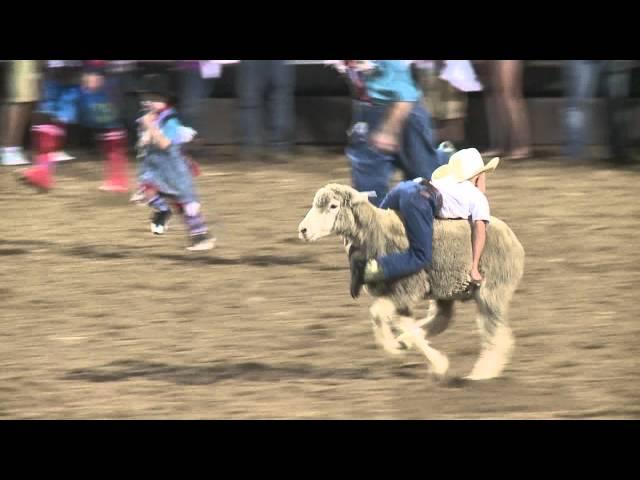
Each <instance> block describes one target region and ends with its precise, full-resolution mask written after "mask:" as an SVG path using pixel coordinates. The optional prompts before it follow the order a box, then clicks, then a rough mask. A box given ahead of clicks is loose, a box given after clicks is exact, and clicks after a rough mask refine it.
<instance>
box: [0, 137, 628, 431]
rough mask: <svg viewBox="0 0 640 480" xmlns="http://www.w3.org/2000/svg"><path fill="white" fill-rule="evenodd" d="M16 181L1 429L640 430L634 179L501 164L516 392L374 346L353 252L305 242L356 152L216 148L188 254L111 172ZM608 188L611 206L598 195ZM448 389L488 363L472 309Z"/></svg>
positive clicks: (499, 200) (83, 166) (542, 162)
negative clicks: (199, 231)
mask: <svg viewBox="0 0 640 480" xmlns="http://www.w3.org/2000/svg"><path fill="white" fill-rule="evenodd" d="M11 170H12V168H7V167H3V168H2V170H1V171H0V202H1V203H0V204H1V205H2V213H3V216H4V225H5V227H4V229H3V232H2V234H1V235H0V257H1V258H0V261H1V262H2V263H1V266H2V268H1V269H0V302H1V309H0V336H1V337H2V338H1V339H0V418H4V419H10V418H13V419H15V418H17V419H27V418H51V419H61V418H66V419H88V418H104V419H122V418H138V419H152V418H153V419H162V418H173V419H187V418H190V419H203V418H206V419H223V418H230V419H249V418H309V419H328V418H335V419H382V418H387V419H449V418H468V419H478V418H499V419H502V418H524V419H545V418H568V419H575V418H640V368H639V367H640V322H639V321H638V320H639V319H638V315H637V313H638V310H639V309H638V304H637V298H636V297H637V295H638V293H637V292H636V291H635V290H634V288H635V287H634V285H635V286H637V285H639V284H640V267H639V265H640V249H639V248H638V242H637V240H636V235H637V234H638V225H639V223H638V220H639V218H640V217H639V215H638V214H639V213H640V206H639V202H638V199H637V196H638V191H639V189H638V185H639V181H640V169H639V168H638V167H628V168H615V167H612V166H608V165H605V164H600V163H590V164H570V163H569V162H568V160H566V159H562V158H559V157H546V158H539V159H534V160H529V161H522V162H518V163H509V162H504V163H503V164H502V165H501V167H500V168H499V170H498V171H497V172H496V173H495V174H494V175H493V176H492V177H491V178H490V182H489V189H490V200H491V202H492V208H493V213H494V214H495V215H496V216H498V217H501V218H502V219H504V220H505V221H507V222H508V223H509V224H510V225H511V227H512V228H513V230H514V231H515V232H516V234H517V235H518V236H519V238H520V239H521V241H522V243H523V244H524V246H525V249H526V252H527V264H526V273H525V277H524V279H523V283H522V284H521V287H520V289H519V290H518V292H517V293H516V296H515V299H514V301H513V303H512V309H511V315H510V319H511V323H512V326H513V329H514V333H515V336H516V342H517V343H516V350H515V354H514V357H513V360H512V362H511V364H510V365H509V367H508V369H507V371H506V372H505V376H504V378H501V379H499V380H495V381H490V382H486V383H481V384H473V385H467V386H462V387H454V386H446V385H439V384H437V383H434V382H433V381H432V380H431V379H429V377H428V375H427V368H426V365H425V363H424V362H423V361H422V359H421V357H420V356H419V355H418V354H417V353H411V354H409V355H408V356H407V357H405V358H403V359H397V358H390V357H388V356H386V355H385V353H384V352H383V351H382V350H380V349H378V348H377V347H376V346H375V344H374V341H373V336H372V332H371V329H370V325H369V320H368V313H367V309H368V304H369V301H368V299H367V298H366V297H364V296H363V297H361V298H360V299H359V300H358V301H353V300H352V299H351V297H350V296H349V293H348V277H349V275H348V269H347V261H346V258H345V255H344V252H343V249H342V246H341V243H340V241H339V240H338V239H337V238H335V239H334V238H327V239H325V240H323V241H321V242H320V243H317V244H312V245H305V244H302V243H301V242H299V241H298V239H297V236H296V227H297V225H298V223H299V221H300V220H301V218H302V217H303V216H304V214H305V213H306V211H307V209H308V208H309V206H310V203H311V200H312V197H313V194H314V192H315V191H316V189H317V188H319V187H320V186H322V185H323V184H325V183H327V182H328V181H338V182H343V183H349V168H348V164H347V161H346V159H345V158H344V156H343V155H341V154H339V153H338V152H336V153H323V152H322V151H319V150H307V151H305V152H304V153H302V154H300V155H298V157H297V158H296V159H295V161H292V162H290V163H289V164H278V165H269V164H267V163H264V162H259V161H256V162H248V163H247V162H245V163H240V162H239V161H237V160H235V158H234V157H233V155H230V154H229V153H228V152H225V151H223V150H214V149H212V150H211V153H210V155H209V159H208V160H207V162H206V163H204V164H203V176H202V177H200V179H199V189H200V191H201V193H202V197H203V203H204V208H205V213H207V214H208V216H209V219H210V220H211V222H212V224H213V227H214V229H215V230H216V233H217V237H218V247H217V248H216V250H214V251H212V252H206V253H196V254H193V253H188V252H186V251H185V250H184V248H183V247H184V245H185V237H184V229H183V227H182V225H181V224H180V222H179V220H176V221H174V222H173V229H172V230H170V232H169V234H168V235H167V236H165V237H154V236H152V235H151V234H150V233H149V232H148V216H149V212H148V211H147V210H146V209H143V208H138V207H135V206H132V205H130V204H128V202H127V198H123V197H118V196H111V195H106V194H101V193H98V192H97V191H96V187H97V185H98V183H99V181H100V179H101V163H100V162H98V161H76V162H71V163H67V164H62V165H59V170H58V188H57V189H56V190H55V191H54V192H52V193H51V194H49V195H38V194H34V193H31V192H29V191H28V190H25V189H24V188H23V187H20V186H18V185H17V184H16V182H15V180H14V178H13V177H12V175H11ZM596 188H597V191H596ZM434 345H435V346H436V348H439V349H441V350H442V351H443V352H445V353H446V354H447V355H448V356H449V359H450V361H451V368H452V373H453V374H455V375H463V374H465V373H467V372H468V371H469V369H470V368H471V366H472V365H473V362H474V361H475V358H476V355H477V353H478V347H479V345H478V336H477V335H476V332H475V322H474V311H473V307H472V306H471V305H463V306H461V307H459V308H458V310H457V317H456V321H455V323H454V325H453V326H452V327H451V328H450V329H449V330H448V331H447V332H445V333H444V334H442V335H441V336H440V337H438V338H437V339H435V341H434Z"/></svg>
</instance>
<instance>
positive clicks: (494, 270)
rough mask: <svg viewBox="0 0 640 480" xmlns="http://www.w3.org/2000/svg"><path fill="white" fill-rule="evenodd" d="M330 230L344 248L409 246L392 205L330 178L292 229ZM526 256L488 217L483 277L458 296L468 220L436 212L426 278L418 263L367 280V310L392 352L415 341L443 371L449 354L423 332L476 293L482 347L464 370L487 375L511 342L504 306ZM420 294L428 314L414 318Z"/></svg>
mask: <svg viewBox="0 0 640 480" xmlns="http://www.w3.org/2000/svg"><path fill="white" fill-rule="evenodd" d="M330 234H335V235H338V236H341V237H342V238H343V241H344V244H345V247H346V248H347V251H352V250H353V249H357V250H359V251H361V252H363V253H364V254H365V255H366V257H367V258H375V257H377V256H380V255H385V254H388V253H393V252H399V251H404V250H406V249H407V248H408V246H409V242H408V240H407V237H406V234H405V229H404V224H403V222H402V220H401V218H400V217H399V216H398V214H397V213H396V212H395V211H393V210H382V209H379V208H376V207H375V206H373V205H372V204H371V203H370V202H369V201H368V197H367V194H366V193H361V192H358V191H356V190H355V189H353V188H351V187H349V186H346V185H340V184H335V183H332V184H328V185H326V186H324V187H323V188H321V189H320V190H318V192H317V193H316V195H315V198H314V200H313V205H312V207H311V209H310V210H309V212H308V213H307V215H306V216H305V218H304V219H303V220H302V222H301V223H300V225H299V226H298V236H299V238H300V239H301V240H303V241H305V242H314V241H316V240H319V239H320V238H323V237H326V236H328V235H330ZM524 257H525V252H524V248H523V247H522V244H521V243H520V242H519V240H518V238H517V237H516V235H515V234H514V233H513V231H512V230H511V229H510V228H509V226H508V225H507V224H506V223H504V222H503V221H501V220H500V219H498V218H494V217H492V218H491V222H490V228H489V229H488V231H487V242H486V245H485V250H484V252H483V255H482V259H481V263H480V268H481V270H482V271H483V274H484V277H485V281H484V282H483V283H482V285H481V286H480V287H479V288H478V289H476V290H475V291H473V292H471V293H469V294H468V295H467V296H466V297H465V296H460V294H459V293H458V294H456V293H455V292H460V291H461V286H462V285H464V284H465V283H466V282H467V280H468V272H469V271H470V269H471V261H472V253H471V225H470V222H469V221H467V220H438V219H436V220H435V222H434V233H433V264H432V271H431V275H430V278H429V275H427V273H426V271H420V272H418V273H416V274H414V275H410V276H407V277H404V278H401V279H398V280H395V281H389V282H384V283H381V284H376V285H370V286H367V287H365V290H366V291H367V293H368V294H369V295H370V296H372V297H374V298H375V300H374V302H373V303H372V305H371V307H370V310H369V312H370V315H371V320H372V323H373V331H374V336H375V339H376V341H377V343H379V344H380V345H381V346H382V347H383V348H384V349H385V350H386V351H387V352H388V353H391V354H394V355H396V354H403V353H406V352H407V350H408V349H409V348H412V347H416V348H417V349H418V350H419V351H421V352H422V353H423V354H424V355H425V356H426V358H427V362H428V364H429V367H430V371H431V373H432V374H434V376H435V377H436V378H440V379H441V378H444V377H445V376H446V373H447V371H448V368H449V360H448V359H447V357H446V355H444V354H443V353H441V352H439V351H437V350H436V349H434V348H433V347H432V346H431V345H430V342H429V341H428V340H427V338H429V339H431V338H432V337H434V336H436V335H438V334H440V333H442V332H444V331H445V330H446V329H447V327H448V326H449V325H450V323H451V319H452V317H453V312H454V303H455V301H466V300H475V303H476V305H477V307H478V314H477V317H476V323H477V326H478V328H479V331H480V336H481V350H480V355H479V357H478V359H477V361H476V363H475V365H474V367H473V369H472V371H471V372H470V373H469V374H468V375H467V376H466V377H465V378H466V379H468V380H488V379H491V378H496V377H498V376H500V374H501V373H502V371H503V370H504V368H505V366H506V365H507V363H508V361H509V358H510V355H511V353H512V351H513V347H514V343H515V342H514V338H513V335H512V332H511V329H510V327H509V324H508V322H507V311H508V307H509V303H510V301H511V298H512V296H513V294H514V292H515V290H516V288H517V287H518V284H519V282H520V279H521V278H522V275H523V272H524ZM456 295H457V296H456ZM424 300H428V301H429V310H428V313H427V316H426V317H425V318H424V319H421V320H418V321H416V320H415V319H414V311H415V308H416V306H418V304H419V303H420V302H422V301H424ZM422 327H424V329H423V328H422ZM425 329H426V331H425ZM398 331H399V332H400V333H401V334H400V335H399V336H397V332H398Z"/></svg>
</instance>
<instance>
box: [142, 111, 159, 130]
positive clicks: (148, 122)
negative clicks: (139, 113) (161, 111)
mask: <svg viewBox="0 0 640 480" xmlns="http://www.w3.org/2000/svg"><path fill="white" fill-rule="evenodd" d="M156 118H157V116H156V114H155V113H154V112H149V113H147V114H146V115H145V116H144V117H142V125H143V126H144V128H150V127H152V126H153V124H154V122H155V121H156Z"/></svg>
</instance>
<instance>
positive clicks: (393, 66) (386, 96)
mask: <svg viewBox="0 0 640 480" xmlns="http://www.w3.org/2000/svg"><path fill="white" fill-rule="evenodd" d="M372 62H373V63H374V64H375V65H376V67H377V68H376V69H375V70H374V71H373V72H372V73H369V74H366V75H365V76H364V81H365V83H366V86H367V93H368V94H369V96H370V97H371V98H372V99H373V100H381V101H384V102H417V101H418V100H420V98H421V97H422V93H421V92H420V90H419V89H418V88H417V87H416V84H415V82H414V80H413V76H412V74H411V65H409V64H408V63H407V62H406V61H405V60H372Z"/></svg>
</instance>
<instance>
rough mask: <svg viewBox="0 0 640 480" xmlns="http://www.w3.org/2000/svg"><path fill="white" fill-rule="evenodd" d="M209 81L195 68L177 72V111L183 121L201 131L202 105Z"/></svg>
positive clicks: (207, 92) (206, 94)
mask: <svg viewBox="0 0 640 480" xmlns="http://www.w3.org/2000/svg"><path fill="white" fill-rule="evenodd" d="M210 87H211V83H210V82H209V80H208V79H205V78H202V76H201V75H200V70H199V69H196V68H184V69H182V70H180V72H179V74H178V98H179V105H178V111H179V112H180V115H181V117H182V118H183V120H184V123H185V124H186V125H188V126H189V127H191V128H193V129H195V130H196V131H197V132H198V133H200V134H202V133H203V128H204V125H203V120H204V119H203V118H202V117H203V110H204V109H203V107H204V102H203V100H205V99H206V98H207V96H208V95H209V93H210Z"/></svg>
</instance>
